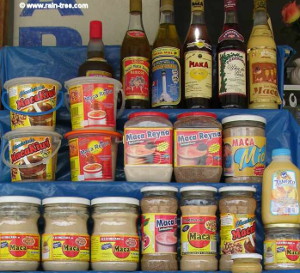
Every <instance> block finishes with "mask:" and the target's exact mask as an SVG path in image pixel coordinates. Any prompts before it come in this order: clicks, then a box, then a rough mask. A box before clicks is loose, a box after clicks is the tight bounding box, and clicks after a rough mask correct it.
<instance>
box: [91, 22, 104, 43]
mask: <svg viewBox="0 0 300 273" xmlns="http://www.w3.org/2000/svg"><path fill="white" fill-rule="evenodd" d="M90 39H102V22H101V21H91V22H90Z"/></svg>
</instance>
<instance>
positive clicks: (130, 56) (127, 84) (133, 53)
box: [121, 0, 151, 109]
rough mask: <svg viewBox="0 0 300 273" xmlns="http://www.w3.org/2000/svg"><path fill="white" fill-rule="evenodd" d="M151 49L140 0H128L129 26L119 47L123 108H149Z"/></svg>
mask: <svg viewBox="0 0 300 273" xmlns="http://www.w3.org/2000/svg"><path fill="white" fill-rule="evenodd" d="M150 59H151V49H150V45H149V41H148V38H147V36H146V34H145V31H144V27H143V21H142V0H130V19H129V27H128V30H127V32H126V35H125V37H124V39H123V43H122V47H121V62H122V63H121V72H122V82H123V89H124V92H125V103H126V104H125V108H127V109H139V108H149V70H150Z"/></svg>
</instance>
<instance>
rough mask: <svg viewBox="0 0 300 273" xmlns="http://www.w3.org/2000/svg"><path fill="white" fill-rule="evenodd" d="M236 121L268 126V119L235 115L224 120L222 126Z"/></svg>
mask: <svg viewBox="0 0 300 273" xmlns="http://www.w3.org/2000/svg"><path fill="white" fill-rule="evenodd" d="M234 121H257V122H262V123H264V124H266V122H267V121H266V119H265V118H264V117H261V116H256V115H234V116H229V117H226V118H223V119H222V124H225V123H228V122H234Z"/></svg>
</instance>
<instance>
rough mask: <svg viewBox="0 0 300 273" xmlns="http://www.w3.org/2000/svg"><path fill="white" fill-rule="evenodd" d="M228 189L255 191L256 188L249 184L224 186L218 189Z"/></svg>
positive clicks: (223, 190)
mask: <svg viewBox="0 0 300 273" xmlns="http://www.w3.org/2000/svg"><path fill="white" fill-rule="evenodd" d="M229 191H250V192H256V188H254V187H251V186H225V187H222V188H220V189H219V192H229Z"/></svg>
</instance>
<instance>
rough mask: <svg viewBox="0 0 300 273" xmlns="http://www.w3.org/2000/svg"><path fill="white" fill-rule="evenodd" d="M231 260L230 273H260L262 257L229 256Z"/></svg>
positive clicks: (248, 255) (256, 255) (255, 255)
mask: <svg viewBox="0 0 300 273" xmlns="http://www.w3.org/2000/svg"><path fill="white" fill-rule="evenodd" d="M231 259H232V260H233V265H232V273H261V272H262V266H261V259H262V256H261V255H260V254H257V253H245V254H234V255H231Z"/></svg>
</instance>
